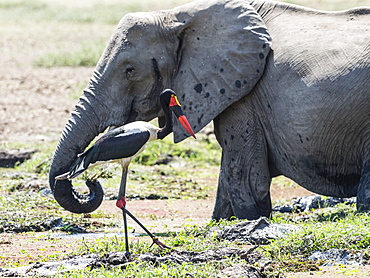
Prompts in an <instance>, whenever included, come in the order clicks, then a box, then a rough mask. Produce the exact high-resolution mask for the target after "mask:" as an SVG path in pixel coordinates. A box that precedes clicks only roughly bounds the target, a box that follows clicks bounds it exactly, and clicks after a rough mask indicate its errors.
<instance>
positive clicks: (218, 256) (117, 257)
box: [0, 247, 265, 278]
mask: <svg viewBox="0 0 370 278" xmlns="http://www.w3.org/2000/svg"><path fill="white" fill-rule="evenodd" d="M254 249H255V247H251V248H249V249H239V248H221V249H213V250H205V251H201V252H192V251H177V250H175V251H172V252H171V253H169V254H166V255H159V254H152V253H148V254H143V255H140V256H136V255H133V256H131V257H130V258H128V257H127V256H126V254H125V252H110V253H107V254H105V255H103V256H99V255H98V254H88V255H84V256H75V257H72V258H69V259H66V260H62V261H58V262H38V263H34V264H32V265H30V266H24V267H15V268H0V275H1V277H17V276H24V275H27V276H37V275H38V276H45V275H55V274H57V273H63V272H67V271H71V270H78V269H84V268H87V267H90V268H98V267H113V266H114V267H121V268H122V270H124V269H125V264H127V263H129V262H130V263H132V262H138V263H139V262H142V261H149V262H152V263H153V264H154V265H157V264H161V263H168V262H172V263H176V264H182V263H194V264H198V263H204V262H209V261H221V260H224V259H227V258H230V257H237V258H240V259H243V260H244V261H245V263H246V264H245V265H244V264H238V265H235V266H230V267H228V268H226V269H224V270H223V271H222V274H223V276H226V277H238V276H240V275H237V276H235V275H236V274H238V273H239V274H242V275H243V276H244V277H252V278H254V277H256V278H260V277H265V276H264V275H262V274H261V272H260V270H259V269H258V268H257V267H254V266H251V265H250V264H256V263H258V262H259V261H261V260H262V261H263V260H265V259H264V257H263V256H262V255H261V254H260V253H259V252H257V251H255V250H254Z"/></svg>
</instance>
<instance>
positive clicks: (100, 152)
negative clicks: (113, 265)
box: [55, 89, 196, 256]
mask: <svg viewBox="0 0 370 278" xmlns="http://www.w3.org/2000/svg"><path fill="white" fill-rule="evenodd" d="M160 104H161V106H162V109H163V112H164V116H165V125H164V127H163V128H158V127H156V126H154V125H152V124H150V123H148V122H144V121H136V122H132V123H129V124H126V125H123V126H120V127H117V128H114V129H111V130H109V131H108V132H107V133H106V134H105V135H103V136H102V137H101V138H100V139H98V140H97V141H96V142H95V144H93V145H92V146H91V147H90V148H88V149H87V150H86V151H84V152H83V153H81V154H79V155H78V157H77V159H76V160H75V161H74V163H73V164H72V166H71V167H70V169H69V171H68V172H66V173H64V174H62V175H59V176H57V177H56V178H55V179H57V180H61V179H73V178H75V177H77V176H78V175H80V174H81V173H82V172H84V171H85V170H87V169H88V168H90V167H93V166H96V165H99V164H103V163H110V162H118V163H120V164H121V166H122V178H121V184H120V189H119V194H118V199H117V203H116V205H117V207H119V208H120V209H122V212H123V220H124V228H125V236H126V254H127V255H128V256H129V254H130V253H129V248H128V237H127V235H128V233H127V220H126V213H127V214H128V215H129V216H130V217H131V218H132V219H133V220H134V221H136V222H137V223H138V224H139V225H140V226H141V227H142V228H143V229H144V230H145V232H146V233H147V234H148V235H149V236H150V237H151V238H152V239H153V244H154V243H155V244H157V245H158V246H159V247H160V248H167V246H165V245H164V244H163V243H161V242H160V241H159V240H158V239H157V238H156V237H155V236H154V235H153V234H151V233H150V232H149V231H148V230H147V229H146V228H145V227H144V226H143V225H142V224H141V223H140V222H139V220H137V218H135V217H134V216H133V215H132V214H131V213H130V212H129V211H128V210H127V209H126V207H125V206H126V199H125V195H126V180H127V169H128V166H129V164H130V162H131V160H132V159H133V158H134V157H136V156H138V155H139V154H140V153H141V152H142V151H143V150H144V149H145V145H146V143H148V142H149V141H154V140H158V139H163V138H164V137H166V136H167V135H168V134H170V133H171V132H172V128H173V123H172V113H171V111H172V112H173V113H174V114H175V115H176V118H177V120H178V121H179V122H180V124H181V125H182V126H183V127H184V129H185V130H186V131H187V132H188V133H189V134H190V135H191V136H193V137H194V138H196V137H195V134H194V131H193V129H192V128H191V126H190V124H189V122H188V120H187V118H186V116H185V115H184V112H183V111H182V109H181V105H180V103H179V101H178V99H177V96H176V94H175V92H174V91H173V90H170V89H166V90H164V91H163V92H162V93H161V94H160Z"/></svg>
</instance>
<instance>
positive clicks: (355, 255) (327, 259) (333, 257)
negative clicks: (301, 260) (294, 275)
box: [308, 249, 366, 266]
mask: <svg viewBox="0 0 370 278" xmlns="http://www.w3.org/2000/svg"><path fill="white" fill-rule="evenodd" d="M308 259H309V260H312V261H322V262H324V264H323V266H332V265H334V264H342V265H364V264H365V261H366V260H365V259H364V253H363V252H361V251H353V250H352V251H351V250H346V249H329V250H326V251H324V252H321V251H316V252H314V253H312V255H311V256H310V257H309V258H308Z"/></svg>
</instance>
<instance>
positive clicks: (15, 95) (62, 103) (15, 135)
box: [0, 23, 370, 278]
mask: <svg viewBox="0 0 370 278" xmlns="http://www.w3.org/2000/svg"><path fill="white" fill-rule="evenodd" d="M113 28H114V26H90V25H73V24H69V25H68V29H67V30H66V29H65V26H64V27H63V26H60V25H59V24H57V23H50V24H49V25H48V26H45V25H44V24H40V25H39V24H34V25H33V26H27V25H26V24H23V23H20V24H13V23H9V24H6V23H2V26H1V28H0V37H1V40H0V53H1V55H0V65H1V67H0V77H1V78H0V143H1V147H6V146H7V143H9V142H29V141H37V142H43V141H55V140H57V138H58V137H59V135H60V133H61V131H62V128H63V126H64V124H65V123H66V121H67V119H68V117H69V114H70V112H71V111H72V110H73V107H74V105H75V104H76V101H77V100H76V98H75V97H73V95H74V94H75V90H76V88H80V87H81V84H86V83H87V81H88V79H89V77H90V76H91V74H92V71H93V68H52V69H45V68H35V67H33V66H32V61H33V60H34V59H35V58H37V57H38V56H39V55H41V54H42V53H45V52H50V51H53V50H55V49H59V50H62V51H64V50H68V49H69V48H73V47H76V46H77V45H78V44H79V41H81V40H87V39H89V38H90V37H93V35H96V34H100V35H101V37H105V38H108V37H109V36H110V34H111V32H112V30H113ZM76 34H78V35H76ZM50 38H52V39H50ZM209 182H212V183H214V184H215V183H216V182H217V180H213V181H209ZM309 194H311V193H310V192H308V191H306V190H304V189H302V188H300V187H297V186H292V187H288V188H281V187H279V186H273V188H272V196H273V198H274V199H289V198H293V197H298V196H304V195H309ZM213 204H214V196H210V197H209V198H208V199H206V200H194V201H193V200H177V201H172V200H171V201H169V200H164V201H163V200H155V201H149V200H144V201H131V202H129V203H128V208H129V209H130V210H132V213H134V214H135V215H136V216H138V217H139V218H140V219H141V220H142V221H143V223H145V225H146V226H147V227H148V228H149V229H150V230H151V231H153V232H165V231H168V230H171V231H174V230H177V229H180V228H182V227H183V226H184V224H189V225H193V224H205V223H207V222H208V221H209V220H210V218H211V214H212V209H213ZM99 210H101V211H104V212H109V213H112V214H114V215H115V216H114V217H116V218H117V219H120V217H121V215H120V212H119V210H118V209H117V208H116V207H115V204H114V201H105V202H104V203H103V205H102V206H101V208H100V209H99ZM117 221H118V220H117ZM129 225H130V226H133V227H134V226H135V225H136V224H134V223H133V222H130V223H129ZM136 230H137V231H140V228H139V227H137V229H136ZM134 240H136V239H134ZM141 240H146V239H141ZM86 241H87V243H88V242H89V240H88V239H87V240H86ZM81 244H82V242H81V240H80V239H78V240H72V239H70V238H68V239H65V238H64V239H63V238H52V237H51V234H50V233H35V234H0V254H1V256H0V267H4V266H6V265H7V264H8V263H9V262H17V263H20V264H21V265H25V264H28V263H29V262H32V261H35V260H38V259H40V258H42V257H45V256H48V255H53V254H56V253H57V254H68V253H70V252H71V250H75V249H76V248H78V246H80V245H81ZM369 273H370V269H369V268H368V267H361V268H358V267H335V268H323V270H322V271H320V272H309V273H295V274H291V275H288V277H337V278H339V277H348V276H349V275H350V276H351V277H366V276H367V275H370V274H369Z"/></svg>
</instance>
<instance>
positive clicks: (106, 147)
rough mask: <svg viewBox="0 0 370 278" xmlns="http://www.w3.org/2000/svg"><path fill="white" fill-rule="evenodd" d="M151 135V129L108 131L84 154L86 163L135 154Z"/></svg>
mask: <svg viewBox="0 0 370 278" xmlns="http://www.w3.org/2000/svg"><path fill="white" fill-rule="evenodd" d="M149 137H150V133H149V131H139V130H137V131H135V132H133V133H130V132H128V133H125V132H123V133H122V132H121V133H117V132H112V133H109V134H108V133H107V134H106V136H103V137H102V138H100V139H99V140H98V141H97V142H96V143H95V144H94V145H93V146H92V147H91V148H90V149H89V150H88V151H87V152H86V153H85V154H84V156H85V161H84V164H85V165H86V166H88V165H89V164H93V163H95V162H97V161H109V160H115V159H120V158H126V157H131V156H134V155H135V154H136V153H137V152H138V151H139V150H140V149H141V148H142V147H143V146H144V145H145V144H146V142H148V139H149ZM85 165H84V166H85Z"/></svg>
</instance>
